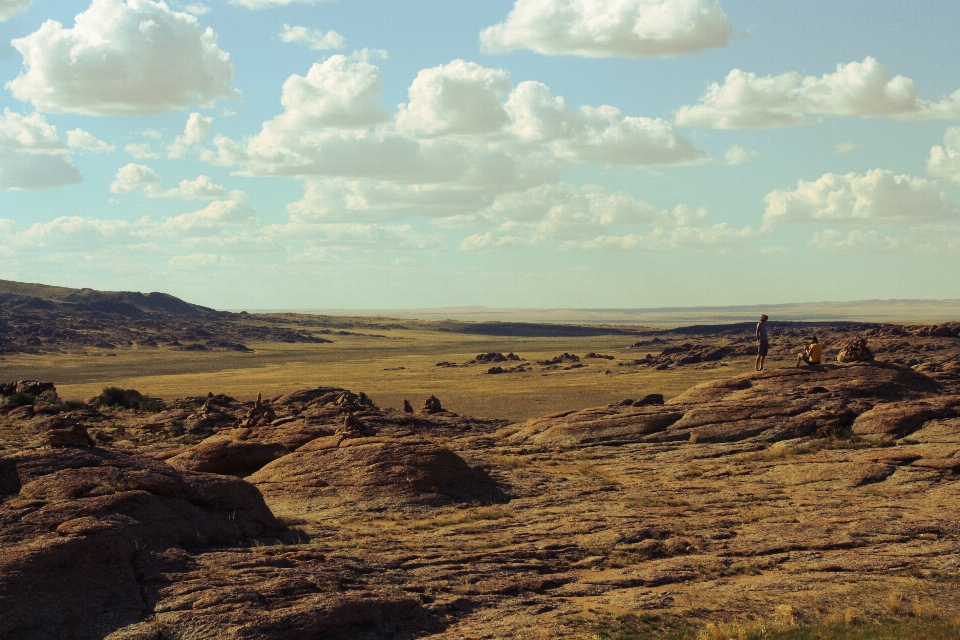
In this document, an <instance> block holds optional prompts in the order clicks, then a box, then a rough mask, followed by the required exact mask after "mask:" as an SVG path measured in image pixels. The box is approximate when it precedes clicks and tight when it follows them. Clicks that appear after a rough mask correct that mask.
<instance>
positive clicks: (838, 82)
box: [676, 56, 960, 129]
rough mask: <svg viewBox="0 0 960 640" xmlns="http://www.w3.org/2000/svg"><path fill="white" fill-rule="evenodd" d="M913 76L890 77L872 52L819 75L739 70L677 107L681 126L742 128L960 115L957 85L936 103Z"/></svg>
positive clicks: (942, 117) (940, 117)
mask: <svg viewBox="0 0 960 640" xmlns="http://www.w3.org/2000/svg"><path fill="white" fill-rule="evenodd" d="M917 93H918V90H917V87H916V85H915V84H914V82H913V80H911V79H910V78H906V77H904V76H896V77H893V76H891V75H890V72H889V71H887V69H886V68H885V67H884V66H883V65H882V64H880V63H879V62H877V61H876V60H875V59H874V58H872V57H869V56H868V57H867V58H865V59H864V61H863V62H851V63H849V64H839V65H837V71H836V73H828V74H825V75H823V76H821V77H819V78H817V77H815V76H802V75H800V74H799V73H797V72H795V71H791V72H788V73H782V74H780V75H778V76H764V77H760V76H757V74H755V73H748V72H746V71H741V70H740V69H734V70H733V71H731V72H730V73H729V74H727V77H726V79H725V80H724V82H723V84H722V85H720V84H718V83H713V84H712V85H710V87H709V88H708V89H707V92H706V94H704V95H703V96H702V97H701V98H700V102H699V104H696V105H693V106H684V107H681V108H680V109H679V110H678V111H677V115H676V123H677V124H678V125H680V126H682V127H698V128H704V129H744V128H752V127H783V126H789V125H799V124H809V123H813V122H817V121H819V120H820V119H822V118H824V117H841V116H857V117H877V116H888V117H893V118H897V119H902V120H936V119H944V118H958V117H960V90H958V91H957V92H955V93H954V94H953V95H952V96H950V97H948V98H945V99H943V100H942V101H941V102H939V103H932V102H928V101H926V100H921V99H919V98H918V97H917Z"/></svg>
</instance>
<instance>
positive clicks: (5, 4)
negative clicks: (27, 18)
mask: <svg viewBox="0 0 960 640" xmlns="http://www.w3.org/2000/svg"><path fill="white" fill-rule="evenodd" d="M32 2H33V0H0V22H3V21H4V20H8V19H9V18H12V17H13V16H15V15H17V14H18V13H20V12H21V11H26V10H27V9H29V8H30V5H31V4H32Z"/></svg>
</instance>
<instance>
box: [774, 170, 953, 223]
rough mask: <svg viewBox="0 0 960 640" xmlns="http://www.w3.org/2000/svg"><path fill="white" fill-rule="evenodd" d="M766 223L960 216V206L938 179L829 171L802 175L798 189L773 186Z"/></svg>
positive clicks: (900, 220) (906, 220)
mask: <svg viewBox="0 0 960 640" xmlns="http://www.w3.org/2000/svg"><path fill="white" fill-rule="evenodd" d="M764 201H765V202H766V204H767V208H766V211H765V213H764V215H763V221H764V224H768V225H773V224H781V223H812V222H840V223H848V224H850V223H863V224H881V225H883V224H885V225H916V224H920V223H924V222H930V221H934V220H944V219H950V218H955V217H956V216H957V214H958V213H960V207H958V206H957V205H956V204H955V203H953V202H951V201H950V200H948V199H947V197H946V194H944V193H943V191H941V190H940V189H939V187H937V184H936V183H935V182H931V181H930V180H925V179H923V178H914V177H911V176H907V175H895V174H894V173H893V172H892V171H888V170H884V169H874V170H872V171H868V172H867V173H866V174H863V175H860V174H856V173H848V174H846V175H838V174H835V173H827V174H824V175H823V176H822V177H821V178H820V179H818V180H815V181H813V182H807V181H804V180H800V181H799V182H798V183H797V188H796V189H795V190H793V191H780V190H777V191H773V192H771V193H769V194H767V196H766V197H765V198H764Z"/></svg>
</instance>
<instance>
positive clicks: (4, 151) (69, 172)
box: [0, 109, 83, 191]
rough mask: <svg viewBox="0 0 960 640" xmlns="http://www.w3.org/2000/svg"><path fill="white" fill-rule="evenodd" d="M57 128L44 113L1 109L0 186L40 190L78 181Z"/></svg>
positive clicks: (78, 178) (78, 174) (75, 170)
mask: <svg viewBox="0 0 960 640" xmlns="http://www.w3.org/2000/svg"><path fill="white" fill-rule="evenodd" d="M82 180H83V176H82V175H81V174H80V171H78V170H77V168H76V167H75V166H74V164H73V161H72V160H71V159H70V152H69V149H68V148H67V145H66V144H65V143H64V141H63V140H61V139H60V135H59V134H58V133H57V128H56V127H54V126H53V125H51V124H49V123H47V121H46V119H45V118H44V117H43V115H41V114H39V113H33V114H30V115H27V116H24V115H21V114H19V113H16V112H13V111H10V109H4V110H3V116H2V117H0V188H4V189H15V190H27V191H39V190H43V189H54V188H56V187H62V186H65V185H68V184H75V183H78V182H81V181H82Z"/></svg>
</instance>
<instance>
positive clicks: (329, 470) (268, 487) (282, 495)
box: [247, 435, 505, 510]
mask: <svg viewBox="0 0 960 640" xmlns="http://www.w3.org/2000/svg"><path fill="white" fill-rule="evenodd" d="M247 479H248V480H249V481H250V482H251V483H253V484H254V485H256V486H257V487H258V488H259V489H260V490H261V491H262V492H263V493H264V495H265V496H268V498H269V499H270V500H271V501H274V502H283V503H287V504H289V503H291V502H293V501H302V500H307V501H311V502H314V503H322V504H323V505H324V508H335V507H349V508H351V509H356V510H364V509H383V508H385V507H402V506H405V505H418V506H438V505H443V504H451V503H455V502H458V501H459V502H464V501H465V502H498V501H502V500H504V499H505V496H504V494H503V492H502V490H501V489H500V488H499V487H498V486H497V484H496V483H495V482H494V481H493V480H491V479H490V478H489V477H488V476H487V475H486V474H484V473H483V472H482V471H479V470H476V469H472V468H471V467H470V466H469V465H467V463H466V462H464V461H463V459H462V458H461V457H460V456H458V455H457V454H455V453H453V452H452V451H450V450H448V449H444V448H442V447H438V446H437V445H435V444H433V443H431V442H428V441H424V440H419V439H408V438H403V439H393V438H345V437H343V436H342V435H337V436H331V437H326V438H320V439H318V440H315V441H313V442H310V443H307V444H306V445H304V446H303V447H301V448H300V449H298V450H297V451H295V452H294V453H292V454H290V455H288V456H284V457H283V458H280V459H279V460H276V461H274V462H271V463H270V464H268V465H267V466H265V467H264V468H262V469H260V471H258V472H256V473H255V474H253V475H251V476H250V477H249V478H247Z"/></svg>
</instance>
